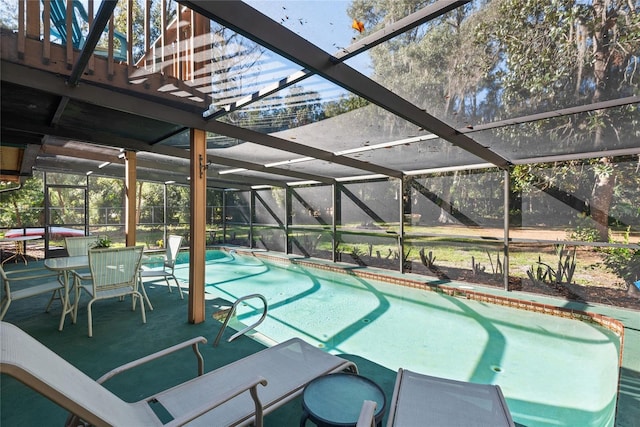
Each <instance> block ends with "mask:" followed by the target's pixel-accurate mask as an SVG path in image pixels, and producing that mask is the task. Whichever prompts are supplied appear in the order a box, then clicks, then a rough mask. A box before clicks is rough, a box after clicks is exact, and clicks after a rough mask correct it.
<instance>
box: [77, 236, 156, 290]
mask: <svg viewBox="0 0 640 427" xmlns="http://www.w3.org/2000/svg"><path fill="white" fill-rule="evenodd" d="M143 249H144V246H127V247H124V248H95V249H91V250H89V268H90V269H91V277H92V279H93V289H94V291H97V292H99V291H104V290H108V289H117V288H125V287H130V286H131V287H133V288H135V286H136V280H137V278H138V270H139V269H140V261H141V260H142V250H143Z"/></svg>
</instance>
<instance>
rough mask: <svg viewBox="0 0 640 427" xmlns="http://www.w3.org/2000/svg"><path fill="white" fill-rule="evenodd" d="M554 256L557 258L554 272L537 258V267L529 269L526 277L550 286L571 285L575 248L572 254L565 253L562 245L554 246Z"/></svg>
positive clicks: (574, 268) (574, 265) (574, 269)
mask: <svg viewBox="0 0 640 427" xmlns="http://www.w3.org/2000/svg"><path fill="white" fill-rule="evenodd" d="M554 247H555V251H556V255H557V256H558V264H557V267H556V269H555V270H554V269H553V268H552V267H551V266H550V265H549V264H547V263H544V262H542V259H541V257H540V256H538V262H537V263H536V264H537V267H533V266H532V267H531V268H530V269H529V270H527V276H528V277H529V279H530V280H531V281H533V282H538V283H549V284H552V285H560V284H562V283H571V282H572V281H573V274H574V273H575V271H576V248H575V247H574V248H573V252H572V253H571V252H570V251H565V248H564V245H554Z"/></svg>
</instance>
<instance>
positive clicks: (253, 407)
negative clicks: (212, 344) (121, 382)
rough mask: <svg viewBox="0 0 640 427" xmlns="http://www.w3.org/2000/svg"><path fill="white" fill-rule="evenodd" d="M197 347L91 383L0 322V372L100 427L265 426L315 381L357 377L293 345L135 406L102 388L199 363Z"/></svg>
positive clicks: (331, 359)
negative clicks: (176, 363) (170, 366)
mask: <svg viewBox="0 0 640 427" xmlns="http://www.w3.org/2000/svg"><path fill="white" fill-rule="evenodd" d="M198 343H206V339H205V338H203V337H198V338H193V339H191V340H189V341H185V342H184V343H181V344H178V345H176V346H173V347H170V348H168V349H165V350H162V351H160V352H157V353H154V354H152V355H150V356H147V357H144V358H141V359H138V360H136V361H133V362H130V363H128V364H126V365H123V366H121V367H119V368H115V369H113V370H111V371H110V372H108V373H107V374H105V375H103V376H102V377H101V378H99V379H98V380H93V379H92V378H90V377H88V376H87V375H86V374H84V373H83V372H81V371H80V370H79V369H77V368H75V367H74V366H73V365H71V364H69V363H68V362H67V361H65V360H64V359H62V358H61V357H60V356H58V355H57V354H55V353H54V352H53V351H51V350H49V349H48V348H47V347H45V346H44V345H42V344H41V343H40V342H38V341H36V340H35V339H34V338H33V337H31V336H29V335H28V334H27V333H25V332H23V331H22V330H20V329H19V328H18V327H16V326H14V325H11V324H9V323H6V322H1V323H0V355H1V357H0V373H3V374H8V375H10V376H12V377H14V378H16V379H17V380H19V381H21V382H22V383H24V384H25V385H27V386H29V387H31V388H32V389H34V390H36V391H37V392H39V393H41V394H42V395H44V396H45V397H47V398H49V399H50V400H52V401H53V402H55V403H56V404H58V405H60V406H61V407H63V408H65V409H66V410H68V411H70V412H71V413H72V414H74V415H75V416H76V417H78V418H79V419H81V420H84V421H86V422H88V423H90V424H92V425H96V426H104V425H112V426H159V425H171V426H174V425H183V424H186V423H187V422H190V421H191V420H194V421H191V423H190V424H189V425H190V426H193V425H206V426H213V425H215V426H236V425H238V426H246V425H249V424H254V425H255V426H257V427H260V426H262V425H263V423H262V419H263V415H265V414H267V413H269V412H271V411H273V410H275V409H277V408H279V407H281V406H282V405H284V404H285V403H287V402H289V401H291V400H292V399H294V398H295V397H297V396H298V395H300V394H301V393H302V391H303V389H304V387H305V386H306V385H307V384H308V383H309V382H310V381H311V380H313V379H314V378H317V377H319V376H322V375H325V374H329V373H333V372H339V371H343V370H351V371H352V372H357V367H356V365H355V364H354V363H353V362H350V361H348V360H345V359H342V358H340V357H338V356H334V355H331V354H329V353H326V352H324V351H322V350H320V349H318V348H316V347H314V346H312V345H310V344H307V343H306V342H304V341H302V340H300V339H297V338H293V339H291V340H289V341H286V342H283V343H281V344H278V345H276V346H273V347H269V348H267V349H264V350H262V351H259V352H257V353H254V354H252V355H250V356H247V357H245V358H243V359H240V360H237V361H235V362H233V363H230V364H228V365H226V366H223V367H221V368H218V369H216V370H214V371H211V372H208V373H206V374H204V375H200V376H197V377H195V378H194V379H192V380H189V381H186V382H184V383H182V384H179V385H177V386H175V387H172V388H170V389H168V390H165V391H161V392H159V393H156V394H153V395H151V396H149V397H146V398H144V399H142V400H139V401H138V402H134V403H128V402H125V401H123V400H122V399H120V398H119V397H118V396H116V395H115V394H113V393H112V392H110V391H109V390H108V389H106V388H105V387H103V386H102V385H101V383H102V382H104V381H106V380H108V379H109V378H111V377H113V376H114V375H117V374H119V373H122V372H124V371H126V370H128V369H130V368H133V367H135V366H139V365H142V364H143V363H146V362H148V361H150V360H155V359H158V358H159V357H162V356H164V355H166V354H169V353H172V352H174V351H176V350H179V349H182V348H185V347H188V346H192V347H193V349H194V351H195V352H196V354H197V355H198V356H199V359H200V360H199V361H200V362H201V361H202V359H201V356H200V353H199V351H198ZM202 371H203V366H202V364H200V365H199V372H202ZM158 375H167V372H165V371H162V372H158ZM259 385H260V387H258V386H259ZM158 404H160V405H162V407H164V409H166V411H167V412H168V413H169V414H170V415H171V416H172V417H173V418H174V419H173V420H172V421H170V422H169V423H168V424H163V423H162V421H160V420H159V419H158V416H157V415H156V413H155V412H154V411H153V410H152V408H151V406H152V405H154V406H156V405H158ZM160 410H162V409H161V408H160ZM71 418H73V417H71ZM71 421H73V420H71Z"/></svg>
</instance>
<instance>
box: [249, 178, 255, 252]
mask: <svg viewBox="0 0 640 427" xmlns="http://www.w3.org/2000/svg"><path fill="white" fill-rule="evenodd" d="M255 216H256V190H254V189H253V188H252V189H251V190H249V247H250V248H251V249H253V248H254V247H255V245H254V244H253V218H255Z"/></svg>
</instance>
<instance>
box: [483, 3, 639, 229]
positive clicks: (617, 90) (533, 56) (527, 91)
mask: <svg viewBox="0 0 640 427" xmlns="http://www.w3.org/2000/svg"><path fill="white" fill-rule="evenodd" d="M634 3H635V5H634ZM493 4H494V5H495V6H496V7H495V11H496V12H495V14H494V17H495V18H498V19H499V25H496V21H495V20H490V21H485V22H483V23H482V24H480V26H479V27H478V28H479V32H478V35H479V37H478V39H477V40H478V41H479V42H480V43H481V44H482V45H485V46H491V47H493V49H494V51H493V54H494V57H495V58H499V60H498V61H496V63H495V65H494V67H493V70H492V73H493V74H494V75H495V76H497V77H500V78H502V79H503V82H504V84H503V87H504V94H503V99H504V101H506V102H505V105H506V108H507V109H510V110H513V111H511V112H507V113H508V115H509V116H513V115H516V114H525V113H529V112H531V106H532V105H535V106H537V110H538V111H541V110H554V109H559V108H565V107H569V106H574V105H580V104H583V103H589V102H593V103H596V102H600V101H604V100H609V99H615V98H618V97H624V96H630V95H632V94H633V93H634V92H635V93H637V90H638V83H639V82H640V78H639V76H638V74H637V72H636V67H637V63H638V59H639V55H640V37H639V36H640V14H638V9H639V7H640V2H638V1H635V2H631V1H629V2H624V1H615V0H593V1H592V2H591V3H588V2H577V1H573V0H558V1H556V0H547V1H524V2H523V1H520V0H496V1H494V2H493ZM514 34H517V35H518V36H517V37H514V36H513V35H514ZM536 112H537V111H536ZM625 113H626V114H627V115H628V116H629V119H630V120H631V116H632V115H634V114H637V107H630V108H627V109H626V112H625ZM536 126H539V125H536ZM541 132H548V133H549V138H550V139H551V140H554V143H557V144H562V145H565V146H569V145H578V146H588V147H590V149H591V151H597V150H600V149H606V148H611V145H610V144H609V145H608V146H607V145H605V141H607V140H608V141H611V140H614V141H615V140H620V139H621V138H623V139H624V138H633V137H634V136H633V134H630V135H625V134H624V130H623V129H617V128H616V125H615V123H613V121H612V118H611V116H610V114H609V112H608V110H604V109H603V110H597V111H594V112H593V113H591V114H587V115H575V116H566V117H563V118H558V119H553V120H550V121H549V122H548V125H547V126H546V127H544V128H539V129H538V132H537V133H538V134H540V133H541ZM614 145H615V144H614ZM585 151H587V150H585ZM598 162H599V163H600V165H599V166H598V167H596V168H594V170H595V171H596V176H595V183H594V185H593V189H592V192H591V198H590V215H591V217H592V218H593V220H594V222H595V224H596V227H597V230H598V233H599V236H600V240H604V241H606V240H607V239H608V218H609V211H610V208H611V201H612V197H613V194H614V185H615V182H616V173H615V167H614V164H613V162H612V159H611V158H610V157H602V158H600V159H598Z"/></svg>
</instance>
